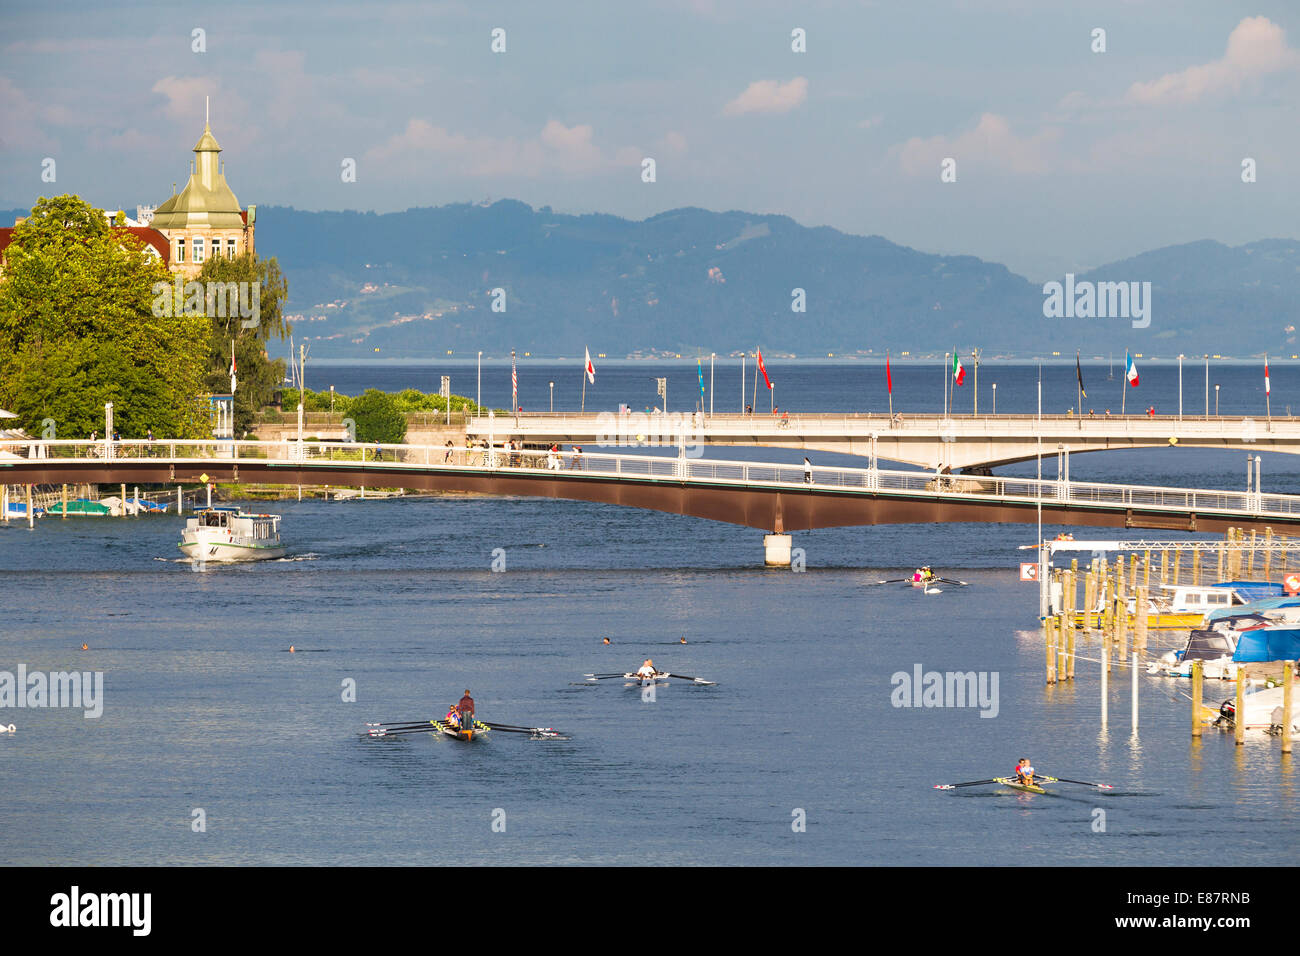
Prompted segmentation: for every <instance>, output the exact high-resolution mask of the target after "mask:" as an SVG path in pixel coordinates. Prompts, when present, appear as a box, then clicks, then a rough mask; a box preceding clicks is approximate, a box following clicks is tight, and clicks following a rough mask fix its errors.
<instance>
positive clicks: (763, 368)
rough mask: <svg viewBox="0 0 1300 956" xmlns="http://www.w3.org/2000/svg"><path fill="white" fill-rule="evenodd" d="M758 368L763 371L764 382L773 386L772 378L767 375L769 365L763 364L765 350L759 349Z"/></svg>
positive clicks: (769, 386)
mask: <svg viewBox="0 0 1300 956" xmlns="http://www.w3.org/2000/svg"><path fill="white" fill-rule="evenodd" d="M757 351H758V370H759V371H760V372H762V373H763V382H764V383H765V384H766V385H767V387H768V388H771V387H772V380H771V379H770V378H768V377H767V366H766V365H764V364H763V350H762V349H758V350H757Z"/></svg>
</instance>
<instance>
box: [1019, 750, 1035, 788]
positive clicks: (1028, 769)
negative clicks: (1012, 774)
mask: <svg viewBox="0 0 1300 956" xmlns="http://www.w3.org/2000/svg"><path fill="white" fill-rule="evenodd" d="M1016 783H1018V784H1021V785H1022V786H1026V787H1032V786H1035V784H1034V765H1033V764H1031V763H1030V762H1029V758H1028V757H1021V758H1020V762H1019V763H1018V764H1016Z"/></svg>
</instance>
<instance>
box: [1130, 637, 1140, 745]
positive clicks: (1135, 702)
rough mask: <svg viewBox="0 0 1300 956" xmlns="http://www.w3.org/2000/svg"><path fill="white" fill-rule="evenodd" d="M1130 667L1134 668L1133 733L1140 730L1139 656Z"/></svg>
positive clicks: (1132, 660)
mask: <svg viewBox="0 0 1300 956" xmlns="http://www.w3.org/2000/svg"><path fill="white" fill-rule="evenodd" d="M1130 666H1131V667H1132V668H1133V675H1132V676H1133V733H1137V729H1138V656H1137V655H1136V654H1134V655H1133V657H1132V659H1131V660H1130Z"/></svg>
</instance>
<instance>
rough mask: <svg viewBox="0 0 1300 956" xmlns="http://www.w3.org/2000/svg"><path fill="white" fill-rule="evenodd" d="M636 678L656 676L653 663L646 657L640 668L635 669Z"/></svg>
mask: <svg viewBox="0 0 1300 956" xmlns="http://www.w3.org/2000/svg"><path fill="white" fill-rule="evenodd" d="M636 676H637V677H655V676H656V673H655V662H654V661H652V660H650V658H648V657H647V658H646V659H645V663H644V664H642V665H641V666H640V668H638V669H637V672H636Z"/></svg>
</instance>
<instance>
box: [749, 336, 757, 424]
mask: <svg viewBox="0 0 1300 956" xmlns="http://www.w3.org/2000/svg"><path fill="white" fill-rule="evenodd" d="M758 356H759V350H758V346H755V347H754V397H753V398H751V399H750V400H749V407H750V409H751V414H752V409H753V407H754V406H755V405H757V404H758Z"/></svg>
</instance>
